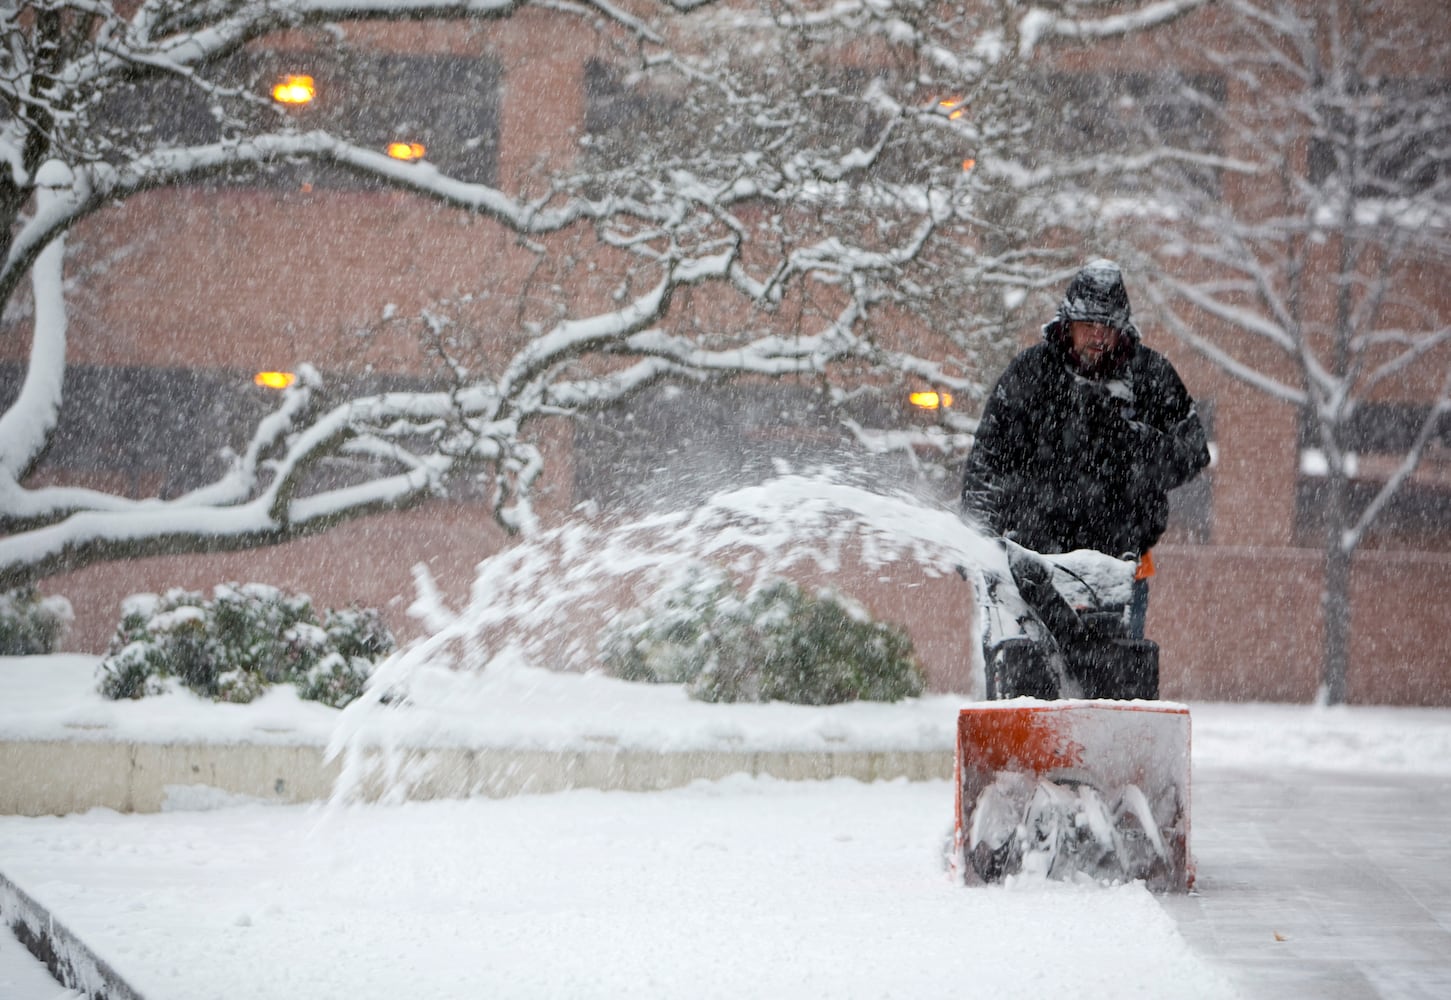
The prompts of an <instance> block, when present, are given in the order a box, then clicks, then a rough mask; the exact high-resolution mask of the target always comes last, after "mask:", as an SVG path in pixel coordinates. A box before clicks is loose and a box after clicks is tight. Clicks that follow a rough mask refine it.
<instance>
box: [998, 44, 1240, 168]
mask: <svg viewBox="0 0 1451 1000" xmlns="http://www.w3.org/2000/svg"><path fill="white" fill-rule="evenodd" d="M1226 90H1227V88H1226V85H1225V81H1224V78H1223V77H1220V76H1217V75H1214V74H1196V75H1189V76H1185V75H1181V74H1177V73H1169V72H1165V73H1046V74H1043V75H1040V76H1037V77H1035V78H1033V79H1032V80H1031V81H1030V83H1029V85H1028V88H1027V93H1026V94H1025V97H1026V99H1027V105H1028V107H1029V108H1030V109H1031V113H1032V115H1033V118H1034V120H1035V121H1036V122H1038V123H1039V124H1038V125H1037V128H1036V133H1037V134H1035V136H1034V140H1035V142H1038V143H1040V144H1041V145H1042V146H1043V148H1044V150H1045V151H1047V152H1051V153H1053V154H1055V155H1057V156H1060V157H1061V156H1070V157H1083V158H1088V157H1093V156H1105V157H1116V156H1135V155H1139V154H1142V153H1145V152H1148V151H1149V150H1152V149H1157V148H1172V149H1176V150H1182V151H1186V152H1190V153H1198V154H1216V153H1218V152H1220V150H1221V143H1220V137H1219V124H1218V123H1219V117H1220V112H1221V108H1222V107H1223V105H1224V101H1225V96H1226ZM1160 169H1166V170H1172V171H1175V172H1176V173H1177V174H1179V175H1182V176H1187V177H1189V178H1190V179H1191V180H1192V181H1193V182H1194V183H1195V184H1196V185H1198V186H1200V187H1202V188H1205V189H1206V190H1212V191H1217V190H1218V188H1219V179H1218V172H1217V171H1215V170H1213V169H1211V168H1207V167H1200V166H1189V165H1185V164H1183V163H1180V162H1166V163H1165V164H1164V165H1163V166H1162V167H1161V168H1160ZM1124 183H1125V184H1126V185H1127V186H1130V187H1133V186H1135V183H1136V182H1135V181H1134V179H1133V178H1132V177H1128V178H1125V179H1124Z"/></svg>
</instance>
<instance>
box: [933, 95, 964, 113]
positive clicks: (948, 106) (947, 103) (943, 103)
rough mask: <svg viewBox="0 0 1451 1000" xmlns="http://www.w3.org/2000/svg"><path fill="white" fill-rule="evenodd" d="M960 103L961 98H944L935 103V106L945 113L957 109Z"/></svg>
mask: <svg viewBox="0 0 1451 1000" xmlns="http://www.w3.org/2000/svg"><path fill="white" fill-rule="evenodd" d="M961 103H962V98H960V97H944V98H943V99H942V100H940V101H938V102H937V106H938V107H939V108H942V109H943V110H945V111H951V110H952V109H953V108H955V107H957V106H958V105H960V104H961Z"/></svg>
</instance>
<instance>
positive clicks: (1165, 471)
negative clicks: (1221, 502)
mask: <svg viewBox="0 0 1451 1000" xmlns="http://www.w3.org/2000/svg"><path fill="white" fill-rule="evenodd" d="M1157 367H1158V371H1156V372H1155V377H1154V380H1153V385H1154V390H1155V392H1154V395H1155V398H1154V399H1152V400H1150V401H1149V405H1148V406H1147V407H1146V408H1145V409H1146V412H1145V414H1144V416H1145V420H1144V421H1142V422H1139V421H1134V422H1133V426H1134V428H1135V430H1136V432H1137V433H1138V434H1139V435H1140V436H1141V438H1142V439H1143V454H1144V466H1145V467H1144V474H1145V477H1146V478H1147V479H1148V481H1149V484H1150V485H1151V486H1152V487H1153V488H1154V489H1157V490H1160V491H1164V492H1167V491H1169V490H1172V489H1174V488H1175V487H1177V486H1182V485H1184V484H1185V483H1187V482H1189V480H1191V479H1193V478H1194V477H1195V476H1197V475H1198V474H1199V472H1200V470H1202V469H1203V468H1204V467H1205V466H1207V465H1208V464H1209V442H1208V438H1207V436H1206V435H1205V433H1204V424H1203V423H1202V422H1200V420H1199V414H1198V412H1197V410H1196V409H1195V406H1194V400H1193V399H1191V398H1190V396H1189V390H1187V389H1186V388H1184V383H1183V382H1182V381H1181V380H1180V378H1179V375H1178V373H1177V372H1175V371H1174V369H1173V367H1172V366H1171V365H1170V364H1169V362H1168V361H1164V360H1162V359H1161V360H1160V362H1159V365H1158V366H1157Z"/></svg>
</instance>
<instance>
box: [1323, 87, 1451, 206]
mask: <svg viewBox="0 0 1451 1000" xmlns="http://www.w3.org/2000/svg"><path fill="white" fill-rule="evenodd" d="M1317 110H1318V111H1319V112H1320V117H1319V120H1320V122H1321V123H1322V126H1321V129H1320V131H1319V132H1318V134H1316V135H1314V136H1312V138H1311V140H1310V150H1309V172H1310V180H1311V181H1313V182H1314V183H1316V184H1324V183H1326V182H1327V181H1330V180H1332V179H1333V178H1337V177H1338V178H1340V179H1342V180H1343V182H1344V183H1346V184H1350V185H1353V191H1354V194H1355V195H1356V196H1358V197H1361V198H1399V197H1406V196H1407V195H1411V194H1421V193H1424V192H1427V191H1433V190H1438V189H1439V190H1441V191H1445V190H1447V188H1448V186H1451V81H1446V80H1404V79H1400V80H1391V79H1386V80H1373V81H1368V82H1366V83H1364V84H1362V85H1361V86H1359V87H1356V88H1354V89H1353V92H1352V93H1349V94H1344V95H1339V96H1338V97H1330V98H1327V99H1326V100H1325V102H1324V106H1323V107H1321V108H1319V109H1317Z"/></svg>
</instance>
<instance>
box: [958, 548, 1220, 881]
mask: <svg viewBox="0 0 1451 1000" xmlns="http://www.w3.org/2000/svg"><path fill="white" fill-rule="evenodd" d="M1001 551H1002V555H1003V559H1002V561H1001V562H1000V563H998V564H996V565H988V566H983V567H980V568H979V572H978V574H977V576H978V579H977V580H976V581H975V582H976V584H977V592H978V597H979V606H980V609H981V616H982V627H983V659H984V669H985V671H986V674H987V677H986V692H987V698H988V701H987V702H984V703H980V704H976V705H973V706H971V707H968V708H964V709H962V711H961V713H960V715H959V718H958V726H957V752H956V780H957V816H956V824H955V836H954V851H953V859H954V863H955V866H956V868H957V872H958V874H959V875H960V877H962V878H963V880H964V881H966V882H974V881H978V882H996V881H1001V880H1003V879H1004V878H1006V877H1008V876H1012V875H1017V874H1031V875H1039V876H1043V877H1048V878H1071V877H1075V876H1087V877H1089V878H1094V879H1105V880H1113V881H1125V880H1134V879H1141V880H1143V881H1144V882H1145V883H1146V884H1147V885H1148V886H1149V888H1151V889H1154V890H1158V891H1184V890H1187V889H1188V888H1190V886H1191V885H1192V882H1193V865H1192V861H1191V858H1190V855H1189V738H1190V732H1189V712H1188V709H1186V708H1185V707H1184V706H1182V705H1176V704H1172V703H1169V702H1161V701H1158V700H1157V698H1158V689H1159V659H1158V653H1159V650H1158V646H1157V645H1155V644H1154V643H1153V642H1150V641H1148V640H1144V639H1135V638H1131V637H1130V636H1129V635H1128V630H1127V624H1126V623H1127V608H1128V603H1129V599H1130V594H1131V587H1132V582H1133V576H1134V572H1135V563H1134V562H1133V561H1131V560H1120V559H1114V558H1112V557H1110V556H1105V555H1103V554H1101V553H1097V552H1088V551H1082V552H1071V553H1066V554H1063V555H1053V556H1043V555H1039V554H1038V553H1035V552H1031V551H1029V550H1027V549H1024V548H1022V547H1021V546H1018V545H1015V544H1014V543H1013V542H1011V541H1007V540H1004V541H1003V544H1002V550H1001Z"/></svg>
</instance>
